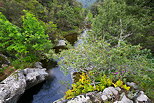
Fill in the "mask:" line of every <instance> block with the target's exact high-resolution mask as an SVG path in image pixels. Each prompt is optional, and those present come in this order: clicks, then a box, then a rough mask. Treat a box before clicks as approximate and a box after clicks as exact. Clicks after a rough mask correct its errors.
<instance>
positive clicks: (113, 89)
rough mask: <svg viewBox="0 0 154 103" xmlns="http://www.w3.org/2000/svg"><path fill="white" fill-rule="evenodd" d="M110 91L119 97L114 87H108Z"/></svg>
mask: <svg viewBox="0 0 154 103" xmlns="http://www.w3.org/2000/svg"><path fill="white" fill-rule="evenodd" d="M108 89H109V90H110V91H111V92H112V93H113V94H114V95H118V91H117V90H116V89H115V88H114V87H108Z"/></svg>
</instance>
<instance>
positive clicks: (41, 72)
mask: <svg viewBox="0 0 154 103" xmlns="http://www.w3.org/2000/svg"><path fill="white" fill-rule="evenodd" d="M47 77H48V73H47V72H46V68H43V67H42V66H41V63H40V62H37V63H35V68H26V69H23V70H17V71H15V72H14V73H13V74H12V75H10V76H9V77H7V78H6V79H5V80H3V81H2V82H0V103H16V102H17V101H18V99H19V97H20V96H21V95H22V94H23V93H24V92H25V90H26V89H29V88H31V87H32V86H34V85H37V84H38V83H41V82H42V81H44V80H45V79H46V78H47Z"/></svg>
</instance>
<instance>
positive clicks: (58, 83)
mask: <svg viewBox="0 0 154 103" xmlns="http://www.w3.org/2000/svg"><path fill="white" fill-rule="evenodd" d="M77 1H79V2H81V3H82V4H83V7H85V8H86V7H88V6H90V5H91V4H92V3H94V2H96V0H77ZM87 31H88V29H86V30H84V31H83V33H82V34H81V35H80V37H79V39H78V40H77V42H76V43H75V45H74V46H75V47H77V46H78V45H79V44H81V43H83V40H82V38H84V37H86V34H87ZM48 72H49V74H50V78H48V80H46V81H45V83H42V84H40V85H38V86H37V87H33V88H31V89H30V90H28V92H26V93H25V94H24V95H26V96H22V97H21V98H20V100H19V101H18V103H52V102H53V101H55V100H58V99H60V98H62V97H63V96H64V95H65V92H66V91H67V90H68V89H69V88H70V86H68V84H71V83H72V79H71V75H70V74H68V75H64V73H63V72H62V71H60V66H57V67H54V68H52V69H50V70H49V71H48ZM37 88H38V89H37Z"/></svg>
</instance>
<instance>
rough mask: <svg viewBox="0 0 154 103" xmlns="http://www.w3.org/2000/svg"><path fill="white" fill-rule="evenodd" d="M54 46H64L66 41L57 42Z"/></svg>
mask: <svg viewBox="0 0 154 103" xmlns="http://www.w3.org/2000/svg"><path fill="white" fill-rule="evenodd" d="M56 46H66V41H65V40H59V41H58V44H57V45H56Z"/></svg>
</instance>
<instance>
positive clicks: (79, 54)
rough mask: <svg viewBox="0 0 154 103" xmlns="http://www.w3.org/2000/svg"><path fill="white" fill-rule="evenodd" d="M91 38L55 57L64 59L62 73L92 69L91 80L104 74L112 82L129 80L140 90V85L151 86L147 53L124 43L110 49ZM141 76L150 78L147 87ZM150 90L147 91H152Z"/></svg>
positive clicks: (151, 64) (107, 45)
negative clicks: (109, 77) (112, 78)
mask: <svg viewBox="0 0 154 103" xmlns="http://www.w3.org/2000/svg"><path fill="white" fill-rule="evenodd" d="M92 37H93V36H92V35H89V39H87V40H85V42H84V44H80V45H79V46H78V47H76V48H72V49H69V50H64V51H62V52H61V53H60V54H59V55H58V56H59V57H60V58H63V59H61V60H60V61H59V64H60V65H61V68H62V70H64V71H67V70H69V68H73V69H77V70H78V71H85V69H86V68H92V69H93V71H94V73H95V74H96V75H95V76H94V77H93V78H96V77H97V75H98V74H100V72H103V73H104V74H105V75H107V76H109V75H113V74H114V80H113V81H116V80H119V79H120V80H123V81H128V80H129V81H133V82H136V83H138V85H140V86H141V87H142V85H143V84H144V85H146V86H150V84H151V83H152V81H153V79H152V78H151V76H150V75H147V73H146V71H152V72H153V71H154V70H153V66H154V64H153V63H152V62H151V60H150V59H148V56H149V51H148V50H141V47H140V46H132V45H130V44H126V43H124V42H121V43H120V46H119V47H112V46H111V45H110V44H109V43H107V42H105V41H103V40H97V39H95V38H92ZM54 56H55V57H56V55H54ZM144 76H146V77H147V78H149V80H150V81H149V80H148V82H149V83H148V84H147V82H145V81H144V78H142V77H144ZM129 77H130V78H131V79H130V78H129ZM137 78H138V79H137ZM151 86H152V85H151ZM151 86H150V87H149V88H152V87H151ZM145 90H146V89H145Z"/></svg>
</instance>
